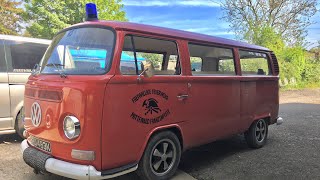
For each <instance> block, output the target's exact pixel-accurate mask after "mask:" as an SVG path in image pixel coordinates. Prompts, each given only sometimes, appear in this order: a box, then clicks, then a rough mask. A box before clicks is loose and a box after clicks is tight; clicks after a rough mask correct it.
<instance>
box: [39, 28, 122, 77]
mask: <svg viewBox="0 0 320 180" xmlns="http://www.w3.org/2000/svg"><path fill="white" fill-rule="evenodd" d="M80 28H100V29H107V30H110V31H111V32H112V33H113V36H114V38H113V42H112V43H113V45H112V48H111V52H110V53H111V55H110V62H109V65H108V66H105V68H104V70H105V71H104V72H103V73H96V74H88V73H79V74H68V73H67V72H65V73H64V74H65V75H67V76H78V75H80V76H81V75H85V76H96V75H105V74H107V73H109V71H110V69H111V67H112V64H113V59H114V53H115V47H116V41H117V33H116V30H115V29H114V28H112V27H110V26H106V25H100V24H80V25H77V26H71V27H68V28H65V29H63V30H61V31H59V32H58V33H57V34H56V35H54V37H53V38H52V40H54V39H55V38H56V37H57V36H58V35H60V34H61V33H64V32H66V31H70V30H74V29H80ZM51 43H52V42H51ZM50 46H51V44H50ZM50 46H49V47H50ZM49 47H48V49H49ZM48 49H47V51H48ZM47 51H46V53H47ZM46 53H45V54H46ZM44 57H45V55H44V56H43V58H42V59H41V62H40V68H41V69H40V71H39V73H40V74H43V75H60V73H59V72H57V73H52V72H50V73H47V72H43V69H44V67H45V65H44V64H43V63H44V62H43V61H44Z"/></svg>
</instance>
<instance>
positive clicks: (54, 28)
mask: <svg viewBox="0 0 320 180" xmlns="http://www.w3.org/2000/svg"><path fill="white" fill-rule="evenodd" d="M121 1H122V0H93V1H92V2H94V3H96V5H97V8H98V17H99V19H104V20H119V21H126V18H125V12H124V11H123V10H122V8H123V4H121ZM25 2H26V4H25V8H26V11H27V12H28V13H27V14H26V16H25V19H26V20H27V21H28V22H29V26H27V28H26V29H27V31H28V33H29V34H30V35H31V36H33V37H39V38H47V39H52V37H53V36H54V35H55V34H56V33H57V32H59V31H60V30H62V29H63V28H65V27H68V26H70V25H72V24H76V23H80V22H83V20H84V18H85V4H86V3H87V1H86V0H68V1H65V0H55V1H52V0H25Z"/></svg>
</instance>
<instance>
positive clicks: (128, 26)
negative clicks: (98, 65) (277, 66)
mask: <svg viewBox="0 0 320 180" xmlns="http://www.w3.org/2000/svg"><path fill="white" fill-rule="evenodd" d="M81 24H82V25H84V24H87V25H88V24H100V25H106V26H110V27H113V28H114V29H119V30H121V29H123V30H130V31H138V32H144V33H149V34H158V35H165V36H171V37H177V38H179V39H186V40H190V41H194V42H197V41H198V42H199V41H202V42H208V43H215V44H221V45H229V46H235V47H240V48H247V49H256V50H261V51H270V50H269V49H268V48H265V47H262V46H257V45H253V44H249V43H245V42H240V41H235V40H230V39H225V38H221V37H216V36H209V35H205V34H200V33H194V32H188V31H182V30H176V29H171V28H164V27H158V26H152V25H145V24H138V23H131V22H119V21H103V20H98V21H86V22H84V23H81ZM81 24H78V25H81ZM75 26H77V25H75Z"/></svg>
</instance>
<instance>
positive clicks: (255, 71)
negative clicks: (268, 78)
mask: <svg viewBox="0 0 320 180" xmlns="http://www.w3.org/2000/svg"><path fill="white" fill-rule="evenodd" d="M239 53H240V65H241V72H242V75H270V69H269V63H268V58H267V54H266V53H259V52H252V51H242V50H240V51H239Z"/></svg>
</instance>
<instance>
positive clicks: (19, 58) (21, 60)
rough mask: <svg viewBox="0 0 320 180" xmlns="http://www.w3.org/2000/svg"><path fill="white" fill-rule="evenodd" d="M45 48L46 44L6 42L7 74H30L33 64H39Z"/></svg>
mask: <svg viewBox="0 0 320 180" xmlns="http://www.w3.org/2000/svg"><path fill="white" fill-rule="evenodd" d="M47 47H48V45H46V44H38V43H30V42H21V41H11V40H6V41H5V51H6V58H7V62H8V72H14V73H30V72H31V70H32V69H33V67H34V66H35V64H38V63H39V62H40V60H41V58H42V56H43V55H44V53H45V51H46V49H47Z"/></svg>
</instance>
